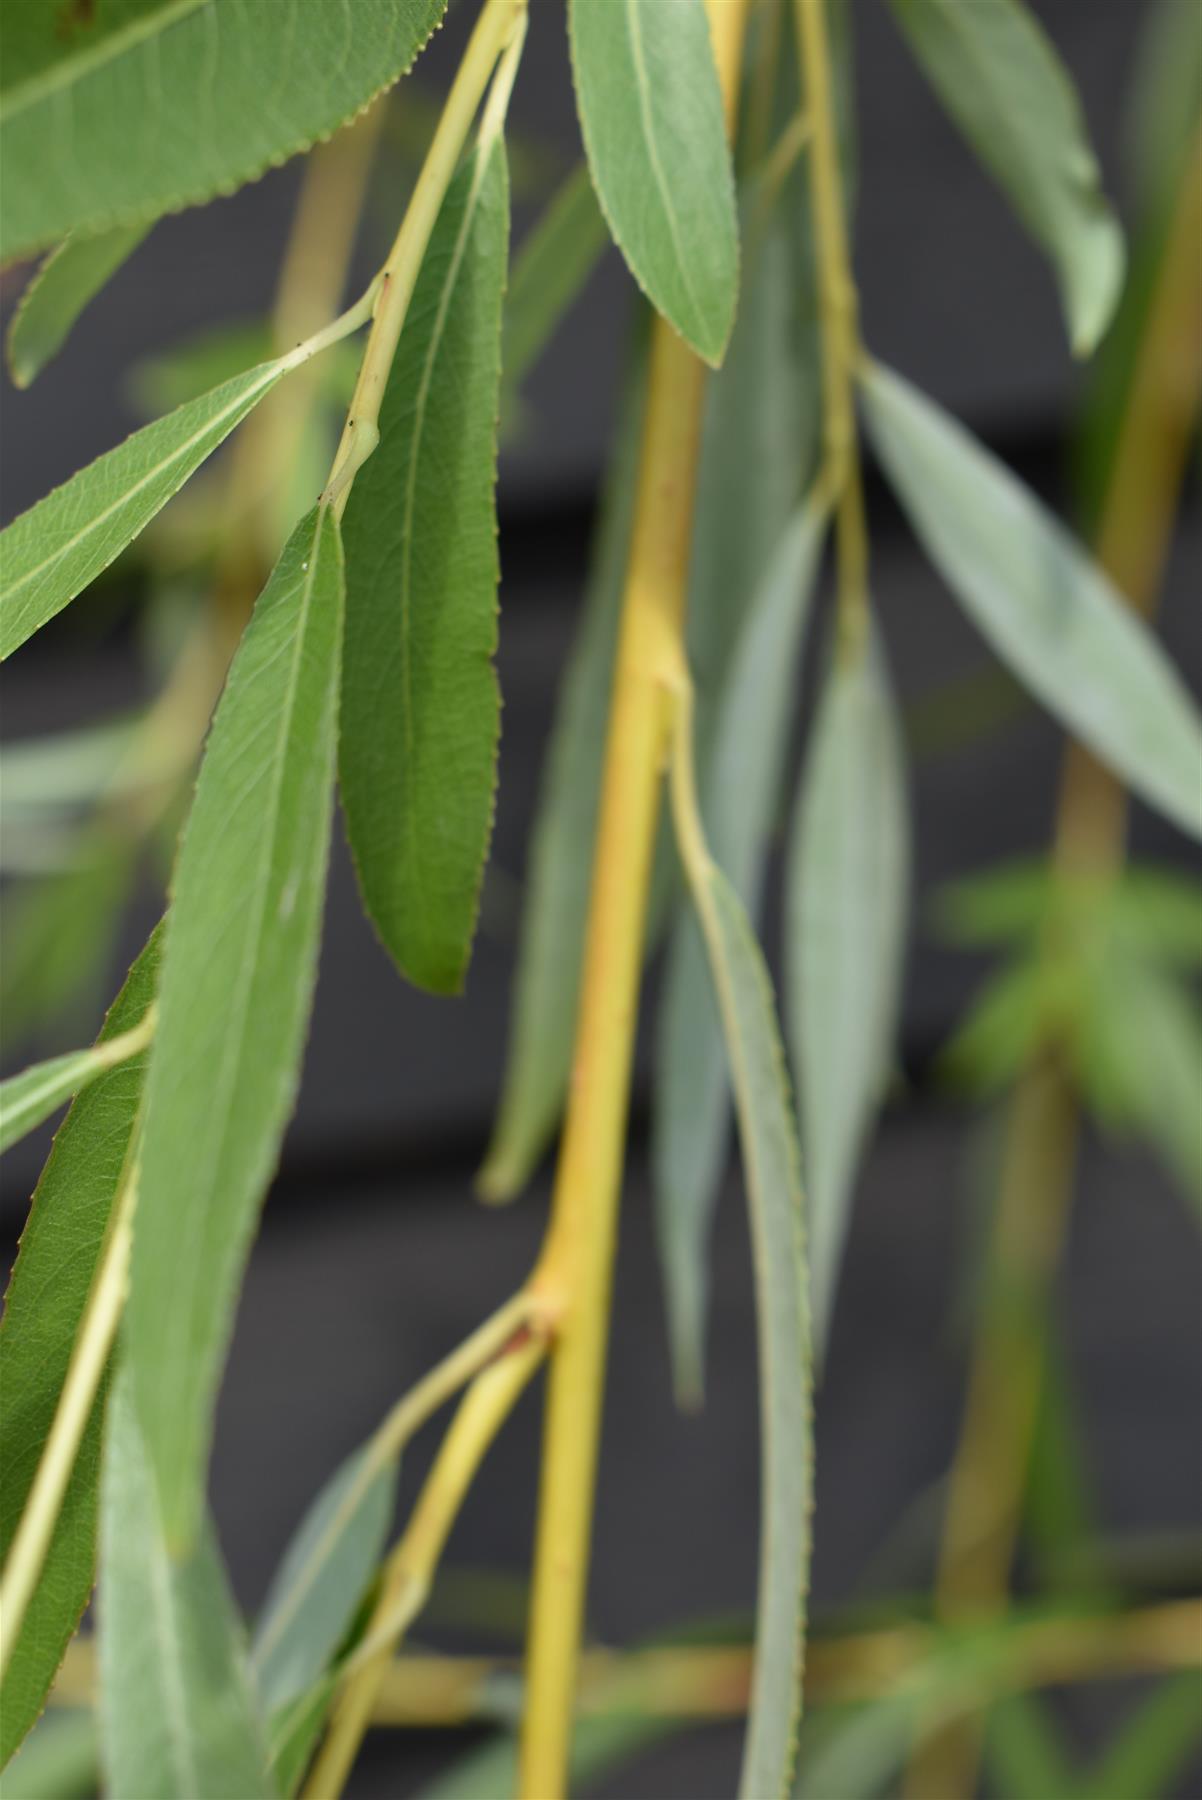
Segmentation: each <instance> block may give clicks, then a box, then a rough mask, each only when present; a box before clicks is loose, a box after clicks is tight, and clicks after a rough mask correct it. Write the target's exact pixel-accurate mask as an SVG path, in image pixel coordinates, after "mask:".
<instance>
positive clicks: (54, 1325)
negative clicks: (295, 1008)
mask: <svg viewBox="0 0 1202 1800" xmlns="http://www.w3.org/2000/svg"><path fill="white" fill-rule="evenodd" d="M160 936H161V933H160V932H159V931H156V932H155V934H154V936H153V937H152V938H151V939H150V942H149V943H148V944H147V946H146V948H145V950H143V952H142V954H141V956H140V957H139V958H138V960H137V962H136V963H135V964H134V966H133V968H132V969H131V970H130V972H129V978H128V980H127V981H126V983H125V986H124V987H123V988H122V990H121V992H120V994H119V995H118V996H117V998H116V1000H115V1001H114V1002H113V1006H112V1009H111V1011H110V1012H109V1015H108V1017H107V1019H106V1020H105V1022H104V1028H103V1030H102V1032H101V1034H100V1042H101V1043H106V1042H107V1043H111V1042H112V1041H113V1040H114V1039H116V1038H120V1037H123V1036H124V1035H125V1034H126V1033H127V1032H129V1031H132V1030H133V1029H134V1027H135V1026H136V1025H137V1024H138V1023H139V1021H140V1020H141V1019H142V1018H143V1017H144V1016H145V1014H146V1011H147V1009H148V1007H149V1006H150V1005H151V1003H152V1001H153V1000H154V994H155V984H156V981H157V978H158V959H159V946H160ZM144 1063H145V1057H144V1056H139V1057H136V1058H134V1059H132V1060H130V1061H127V1062H123V1063H120V1064H118V1065H117V1066H116V1067H115V1068H112V1069H109V1070H108V1071H106V1072H105V1073H104V1074H103V1075H101V1076H100V1078H99V1079H98V1080H97V1081H95V1082H93V1084H92V1085H91V1087H89V1088H88V1089H87V1091H86V1092H85V1093H83V1094H81V1095H80V1097H79V1099H78V1100H76V1102H75V1104H74V1105H73V1106H72V1108H71V1111H70V1112H69V1113H68V1114H67V1117H66V1120H65V1121H64V1123H63V1124H62V1126H61V1127H60V1129H59V1131H58V1134H57V1136H56V1137H55V1140H54V1147H53V1149H52V1150H51V1152H50V1157H49V1160H48V1161H47V1163H46V1167H45V1169H44V1170H43V1172H42V1178H41V1180H40V1181H39V1182H38V1185H37V1191H36V1192H35V1194H34V1196H33V1203H32V1206H31V1207H30V1212H29V1219H28V1222H27V1224H26V1226H25V1230H24V1232H23V1234H22V1237H21V1250H20V1254H19V1256H18V1257H17V1262H16V1267H15V1268H14V1269H13V1273H12V1279H11V1281H10V1282H9V1285H8V1293H7V1295H6V1296H5V1303H4V1318H3V1320H2V1321H0V1440H2V1441H3V1444H4V1456H3V1458H2V1459H0V1559H2V1558H4V1557H7V1555H8V1552H9V1548H10V1546H11V1544H12V1540H13V1537H14V1535H15V1533H16V1529H17V1525H18V1523H19V1521H20V1518H21V1513H22V1511H23V1509H24V1506H25V1501H26V1498H27V1496H28V1493H29V1489H30V1487H31V1486H32V1483H33V1479H34V1476H35V1474H36V1473H37V1467H38V1463H39V1461H40V1459H41V1454H42V1448H43V1446H44V1444H45V1442H46V1438H47V1435H48V1434H49V1431H50V1426H51V1424H52V1422H53V1420H54V1415H55V1412H56V1411H57V1409H58V1402H59V1396H60V1394H61V1392H62V1387H63V1383H64V1381H65V1380H66V1377H67V1369H68V1366H69V1364H70V1361H71V1352H72V1350H73V1348H74V1345H75V1339H76V1336H77V1334H78V1331H79V1326H80V1323H81V1321H82V1319H83V1315H84V1310H85V1308H86V1306H87V1301H88V1295H89V1293H90V1291H91V1286H92V1277H93V1275H94V1274H95V1271H96V1266H97V1263H98V1261H99V1258H100V1251H101V1247H102V1245H103V1243H104V1238H105V1234H106V1231H107V1228H108V1222H109V1216H110V1214H111V1212H112V1209H113V1205H114V1202H115V1200H116V1198H117V1193H118V1190H119V1188H120V1187H121V1182H122V1175H123V1173H124V1171H125V1167H126V1161H127V1153H128V1151H129V1147H130V1141H131V1138H132V1135H133V1130H134V1123H135V1120H136V1118H137V1113H138V1106H139V1102H140V1099H141V1094H142V1083H143V1067H144ZM102 1411H103V1407H102V1404H101V1402H100V1401H98V1402H97V1404H96V1406H95V1407H94V1408H93V1411H92V1417H91V1419H90V1421H89V1423H88V1425H87V1428H86V1430H85V1432H84V1435H83V1438H82V1440H81V1442H80V1447H79V1454H78V1456H77V1458H76V1463H75V1468H74V1471H73V1473H72V1475H71V1479H70V1481H69V1483H68V1485H67V1491H66V1495H65V1497H64V1500H63V1505H62V1509H61V1511H60V1513H59V1520H58V1525H57V1527H56V1528H55V1533H54V1536H53V1538H52V1539H51V1543H50V1549H49V1553H48V1554H47V1557H46V1561H45V1563H44V1565H43V1568H42V1575H41V1579H40V1581H39V1583H38V1586H37V1588H36V1590H35V1592H34V1594H33V1597H32V1599H31V1601H30V1603H29V1610H28V1612H27V1613H26V1615H25V1622H24V1625H23V1626H22V1629H21V1636H20V1639H19V1640H18V1643H17V1647H16V1649H15V1651H14V1652H13V1657H12V1661H11V1662H10V1664H9V1666H8V1669H7V1671H6V1673H5V1676H4V1685H3V1687H2V1688H0V1766H2V1765H3V1763H5V1762H7V1761H8V1759H9V1757H10V1756H11V1755H12V1753H13V1751H14V1750H15V1749H16V1747H17V1745H18V1744H19V1743H20V1741H21V1739H22V1738H23V1737H24V1735H25V1733H26V1732H27V1731H28V1730H29V1727H30V1726H31V1725H32V1724H33V1722H34V1720H35V1719H36V1718H37V1716H38V1714H39V1712H40V1711H41V1710H42V1707H43V1705H44V1704H45V1699H46V1692H47V1689H48V1688H49V1686H50V1683H51V1681H52V1680H53V1678H54V1674H55V1671H56V1670H57V1668H58V1665H59V1663H60V1662H61V1661H62V1656H63V1652H64V1650H65V1649H66V1647H67V1642H68V1640H69V1638H70V1637H71V1635H72V1633H73V1632H74V1630H75V1628H76V1626H77V1625H78V1623H79V1619H80V1614H81V1613H82V1612H83V1609H84V1607H85V1606H86V1604H87V1600H88V1595H89V1594H90V1593H91V1591H92V1574H93V1568H94V1563H95V1534H96V1481H97V1473H98V1468H99V1458H100V1426H101V1414H102Z"/></svg>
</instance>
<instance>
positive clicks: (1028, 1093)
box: [907, 131, 1202, 1800]
mask: <svg viewBox="0 0 1202 1800" xmlns="http://www.w3.org/2000/svg"><path fill="white" fill-rule="evenodd" d="M1200 390H1202V131H1200V132H1199V134H1198V138H1197V141H1196V142H1195V144H1194V146H1193V149H1192V153H1191V155H1190V157H1189V160H1188V162H1187V164H1186V167H1185V173H1184V176H1183V179H1182V183H1181V189H1180V194H1179V197H1178V203H1177V207H1176V211H1175V215H1174V219H1173V222H1172V226H1171V229H1170V234H1169V239H1168V243H1167V246H1166V251H1165V257H1164V262H1163V265H1162V268H1161V271H1160V275H1159V278H1158V281H1157V286H1156V291H1155V294H1154V296H1153V300H1152V304H1151V308H1150V311H1149V314H1148V320H1147V326H1146V329H1145V334H1144V340H1143V343H1142V345H1141V348H1140V353H1139V358H1138V361H1137V364H1136V369H1135V374H1134V376H1133V379H1132V385H1131V391H1130V395H1129V397H1128V401H1127V408H1126V413H1125V415H1124V419H1123V424H1122V430H1121V434H1120V437H1119V441H1118V444H1117V446H1116V451H1115V457H1114V464H1113V468H1112V470H1111V475H1110V480H1109V484H1108V491H1107V496H1106V504H1105V508H1104V513H1103V518H1102V522H1101V526H1100V530H1099V534H1098V558H1099V561H1100V562H1101V564H1102V566H1103V567H1104V568H1105V569H1106V570H1107V572H1108V573H1109V575H1110V576H1111V578H1112V579H1113V580H1114V581H1115V583H1116V584H1117V585H1118V587H1119V588H1120V590H1121V591H1122V592H1123V593H1124V594H1125V595H1126V597H1127V599H1128V601H1129V603H1130V604H1131V606H1132V607H1133V608H1134V609H1135V610H1136V611H1137V612H1140V613H1142V614H1145V615H1150V614H1151V612H1152V611H1153V609H1154V606H1155V601H1156V595H1157V592H1158V589H1159V586H1160V580H1161V575H1162V571H1163V568H1164V562H1165V557H1166V555H1167V552H1168V546H1169V543H1170V541H1171V534H1172V525H1173V518H1174V514H1175V510H1176V502H1177V496H1178V493H1179V491H1180V486H1181V481H1182V477H1183V473H1184V468H1185V462H1186V457H1187V454H1188V450H1189V443H1190V439H1191V434H1192V428H1193V422H1194V420H1195V419H1196V417H1197V412H1198V403H1199V393H1200ZM1126 813H1127V803H1126V796H1125V794H1124V792H1123V789H1122V787H1121V785H1120V784H1119V782H1117V781H1116V780H1115V778H1114V776H1113V775H1112V774H1111V773H1110V772H1109V770H1107V769H1104V768H1103V767H1102V766H1101V764H1100V763H1098V762H1097V761H1095V759H1094V758H1093V757H1092V756H1091V755H1090V754H1089V753H1088V752H1087V751H1086V750H1084V749H1082V748H1081V747H1080V746H1079V745H1076V744H1070V745H1069V747H1068V749H1067V752H1066V755H1065V769H1064V780H1063V786H1062V790H1061V799H1060V810H1059V817H1058V820H1057V828H1056V838H1055V844H1054V847H1053V852H1052V863H1053V868H1054V870H1055V871H1056V872H1057V873H1058V874H1059V875H1060V876H1061V877H1064V878H1068V879H1073V878H1077V877H1080V876H1082V875H1086V876H1089V877H1091V878H1094V879H1097V878H1101V879H1103V880H1105V879H1108V878H1112V877H1113V876H1115V875H1116V874H1117V873H1118V871H1119V869H1120V867H1121V864H1122V859H1123V849H1124V835H1125V830H1126ZM1058 951H1059V946H1058V945H1057V943H1056V942H1055V941H1054V940H1053V941H1050V942H1049V943H1048V945H1047V949H1046V954H1047V955H1048V956H1049V957H1054V956H1056V955H1057V954H1058ZM1078 1125H1079V1120H1078V1110H1077V1099H1076V1095H1075V1093H1074V1090H1073V1087H1072V1084H1071V1082H1070V1080H1069V1078H1068V1074H1067V1072H1066V1071H1065V1070H1064V1069H1063V1067H1062V1066H1061V1064H1060V1062H1059V1061H1058V1059H1057V1057H1056V1054H1055V1051H1054V1049H1049V1050H1048V1051H1047V1052H1045V1054H1044V1055H1043V1056H1042V1058H1041V1059H1040V1060H1039V1061H1038V1062H1036V1063H1035V1064H1034V1065H1033V1066H1032V1067H1031V1068H1030V1069H1028V1070H1027V1071H1026V1072H1025V1073H1024V1074H1023V1076H1022V1077H1021V1079H1020V1081H1019V1085H1018V1089H1017V1092H1016V1094H1015V1097H1014V1102H1013V1107H1012V1111H1011V1116H1010V1121H1009V1130H1008V1143H1007V1152H1006V1160H1005V1165H1004V1168H1003V1174H1002V1183H1001V1189H1000V1193H999V1198H998V1207H997V1215H996V1220H995V1224H994V1235H993V1244H992V1250H991V1255H990V1259H989V1270H990V1278H991V1290H990V1294H989V1296H987V1299H986V1304H985V1307H984V1310H983V1313H982V1317H981V1322H980V1326H979V1329H978V1332H977V1337H976V1341H975V1343H974V1346H973V1351H972V1357H971V1362H970V1369H969V1381H968V1393H967V1399H966V1403H965V1414H964V1423H963V1427H962V1431H961V1437H960V1443H959V1446H958V1449H957V1452H956V1457H955V1460H954V1462H953V1466H952V1474H951V1482H950V1487H949V1493H948V1507H947V1516H946V1520H945V1524H944V1535H943V1541H942V1545H941V1549H940V1555H939V1565H938V1572H937V1578H936V1588H935V1605H936V1613H937V1615H938V1616H939V1617H940V1618H943V1619H956V1618H963V1617H965V1616H970V1615H974V1614H976V1615H984V1616H987V1615H988V1614H990V1613H996V1612H998V1611H1000V1610H1001V1608H1002V1607H1004V1605H1005V1601H1006V1593H1007V1588H1008V1585H1009V1580H1010V1572H1011V1568H1012V1566H1013V1561H1014V1553H1015V1547H1016V1544H1017V1539H1018V1533H1019V1526H1020V1521H1021V1517H1022V1501H1023V1494H1024V1492H1025V1489H1026V1482H1027V1474H1028V1468H1029V1464H1030V1457H1031V1446H1032V1442H1033V1439H1034V1432H1035V1421H1036V1415H1037V1410H1038V1404H1039V1395H1040V1389H1041V1385H1042V1381H1043V1356H1042V1322H1043V1319H1044V1317H1045V1316H1046V1311H1047V1307H1048V1304H1049V1295H1050V1290H1051V1283H1052V1280H1053V1277H1054V1275H1055V1271H1056V1268H1057V1266H1058V1264H1059V1261H1060V1255H1061V1250H1062V1246H1063V1242H1064V1237H1065V1233H1066V1231H1067V1227H1068V1217H1069V1210H1070V1207H1071V1203H1072V1193H1073V1174H1074V1167H1075V1152H1076V1143H1077V1136H1078ZM980 1740H981V1722H980V1720H979V1719H977V1720H971V1719H970V1720H966V1721H964V1722H963V1723H962V1724H961V1725H960V1726H959V1727H958V1728H957V1729H956V1730H954V1731H948V1732H943V1733H940V1734H938V1735H937V1736H936V1737H935V1738H933V1739H932V1741H931V1743H930V1744H929V1745H928V1746H927V1748H926V1750H925V1752H924V1753H923V1754H922V1755H921V1756H920V1757H918V1758H917V1759H916V1761H915V1764H914V1766H913V1768H912V1770H911V1772H910V1779H909V1783H908V1788H907V1792H908V1793H909V1795H910V1796H911V1800H945V1797H948V1796H950V1797H952V1800H959V1797H962V1796H964V1795H967V1794H969V1793H970V1792H971V1791H972V1788H973V1786H974V1784H975V1778H976V1769H977V1763H978V1760H979V1755H980Z"/></svg>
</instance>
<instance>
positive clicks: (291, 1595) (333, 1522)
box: [252, 1450, 397, 1713]
mask: <svg viewBox="0 0 1202 1800" xmlns="http://www.w3.org/2000/svg"><path fill="white" fill-rule="evenodd" d="M367 1454H369V1452H366V1451H364V1450H358V1451H356V1452H355V1453H354V1455H353V1456H350V1457H348V1458H347V1460H346V1462H344V1463H343V1464H342V1465H341V1467H340V1468H338V1469H337V1470H336V1471H335V1473H334V1474H333V1475H332V1476H331V1477H330V1479H329V1481H327V1482H326V1483H325V1485H324V1486H323V1487H322V1489H321V1492H320V1493H319V1494H318V1495H317V1497H316V1499H315V1500H314V1501H313V1504H312V1505H311V1506H310V1507H309V1509H308V1511H307V1512H306V1514H305V1516H304V1518H303V1519H302V1520H301V1522H300V1525H299V1526H298V1527H297V1529H296V1532H295V1533H294V1535H293V1537H292V1540H291V1542H290V1543H289V1545H288V1548H287V1550H286V1551H285V1553H284V1556H283V1558H282V1560H281V1562H280V1566H279V1569H278V1570H277V1572H276V1575H275V1578H274V1580H273V1581H272V1584H271V1591H270V1592H269V1594H268V1596H267V1599H266V1601H265V1602H264V1604H263V1612H262V1615H261V1617H260V1619H259V1624H258V1628H257V1630H256V1632H255V1638H254V1645H253V1649H252V1665H253V1668H254V1673H255V1681H256V1686H257V1687H258V1690H259V1693H260V1694H261V1695H262V1697H263V1700H264V1702H265V1704H266V1706H267V1707H268V1708H269V1709H270V1710H271V1711H272V1712H273V1713H274V1712H277V1711H279V1709H281V1708H283V1707H290V1706H291V1705H292V1704H293V1703H294V1702H295V1701H297V1700H299V1699H301V1698H302V1697H303V1696H304V1695H306V1694H307V1693H308V1692H309V1690H310V1689H311V1688H312V1687H313V1686H314V1684H315V1683H316V1682H318V1681H319V1680H320V1678H321V1677H322V1676H323V1675H324V1673H325V1672H326V1670H327V1668H328V1666H329V1665H330V1663H331V1661H332V1660H333V1657H334V1655H335V1652H336V1651H337V1650H338V1647H339V1645H340V1643H341V1642H342V1639H343V1637H344V1636H345V1634H346V1630H347V1627H348V1626H349V1625H350V1623H351V1620H352V1618H353V1617H354V1613H355V1609H356V1607H357V1606H358V1605H359V1602H360V1600H361V1599H362V1597H363V1593H364V1590H365V1588H366V1587H367V1583H368V1581H369V1579H370V1577H371V1574H372V1571H373V1569H374V1568H375V1566H376V1564H377V1562H378V1561H379V1558H380V1554H381V1551H382V1550H383V1548H384V1544H385V1541H386V1539H387V1535H388V1527H389V1524H390V1523H391V1520H392V1511H393V1506H394V1504H395V1499H396V1484H397V1462H396V1459H395V1458H392V1459H391V1460H389V1461H388V1462H387V1463H386V1464H385V1465H384V1466H383V1467H381V1468H379V1469H378V1470H377V1471H376V1472H375V1473H374V1475H372V1476H371V1477H370V1479H368V1480H366V1481H364V1480H363V1478H362V1477H363V1470H364V1457H365V1455H367Z"/></svg>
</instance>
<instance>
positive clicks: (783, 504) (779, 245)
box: [687, 187, 822, 885]
mask: <svg viewBox="0 0 1202 1800" xmlns="http://www.w3.org/2000/svg"><path fill="white" fill-rule="evenodd" d="M790 198H792V197H790ZM797 204H798V205H800V206H802V208H803V220H804V219H806V218H808V213H807V212H805V210H804V198H802V199H799V200H798V202H797ZM760 209H762V197H759V198H758V199H757V192H756V190H755V188H754V187H752V188H751V189H750V190H749V193H748V198H747V201H746V203H745V205H744V208H743V216H744V218H745V220H746V221H747V229H746V238H747V249H746V261H745V266H744V270H743V284H742V288H741V289H740V294H739V316H738V318H737V320H736V322H735V329H734V335H733V336H732V338H731V341H730V349H729V351H728V353H727V357H726V361H725V362H724V363H723V365H722V367H721V369H719V370H718V372H717V373H716V374H715V375H713V376H712V377H711V378H710V380H709V381H708V382H707V384H706V390H707V391H706V401H705V422H704V427H703V430H702V439H701V459H700V462H699V465H698V470H697V504H696V508H695V511H694V520H693V538H692V544H691V547H690V556H689V605H688V615H687V617H688V624H687V630H688V653H689V670H690V673H691V675H692V678H693V686H694V690H695V695H696V708H697V719H696V730H697V741H698V746H699V754H700V756H701V758H702V766H703V767H704V764H705V759H706V757H707V756H708V754H709V744H710V736H711V733H712V730H713V724H714V714H715V711H716V709H717V707H718V706H719V704H720V700H721V695H722V693H723V690H724V688H725V686H726V683H727V679H728V675H729V670H730V665H731V659H732V657H733V655H734V653H735V645H736V643H737V641H738V639H739V636H740V633H741V631H742V629H743V626H744V622H745V620H746V618H747V615H748V613H749V611H750V610H751V609H752V607H753V606H754V604H755V602H756V597H757V595H758V593H759V591H760V587H761V584H762V583H763V581H764V580H765V578H766V576H767V573H768V567H769V564H770V562H771V560H772V558H773V556H774V555H775V554H776V552H777V550H778V548H779V546H780V542H781V538H782V536H783V534H784V532H785V529H786V527H787V526H788V524H789V521H790V520H791V519H792V518H793V517H794V515H795V514H796V512H797V508H798V506H799V505H800V503H801V499H802V495H803V494H804V492H805V490H806V485H807V483H808V481H809V477H810V471H811V470H812V469H813V467H814V463H815V461H816V452H817V447H818V445H817V440H818V431H819V421H820V419H821V412H822V409H821V396H820V391H819V377H818V367H817V363H816V361H815V359H814V356H813V350H814V341H813V333H812V329H811V327H812V324H813V319H812V316H811V317H809V318H806V317H805V316H804V314H803V309H802V308H801V307H799V305H798V301H797V292H796V289H797V270H796V258H795V255H794V254H793V253H792V252H793V250H794V246H792V245H791V244H790V242H789V233H788V227H787V221H786V220H785V219H783V218H782V217H781V216H780V213H779V212H774V213H773V214H772V215H770V217H769V218H768V219H767V220H765V218H764V216H763V212H762V210H760ZM723 867H726V864H725V863H723ZM736 885H737V884H736Z"/></svg>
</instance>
